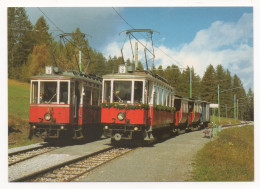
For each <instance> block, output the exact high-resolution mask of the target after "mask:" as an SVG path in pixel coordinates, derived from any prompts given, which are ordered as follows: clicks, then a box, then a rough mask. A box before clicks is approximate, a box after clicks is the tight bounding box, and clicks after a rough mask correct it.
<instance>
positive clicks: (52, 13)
mask: <svg viewBox="0 0 260 189" xmlns="http://www.w3.org/2000/svg"><path fill="white" fill-rule="evenodd" d="M26 11H27V14H28V16H29V19H30V20H31V22H32V23H33V24H35V23H36V21H37V19H38V18H39V17H40V16H44V17H45V19H46V21H47V23H48V24H49V26H50V31H51V32H52V33H53V36H57V34H60V33H61V31H57V30H62V31H64V32H67V33H70V32H73V31H75V30H76V28H77V27H79V28H80V30H81V31H82V32H83V33H87V34H89V35H90V36H91V37H89V38H88V40H89V43H90V46H91V47H93V48H94V49H96V50H97V51H99V52H102V53H103V54H104V56H105V57H106V58H108V57H109V56H111V57H113V56H120V55H121V51H120V50H121V48H122V46H123V45H124V48H123V52H124V57H125V59H126V58H130V59H131V58H132V51H131V48H130V43H129V40H128V39H129V38H126V35H125V33H121V34H120V32H122V31H125V30H127V29H132V28H137V29H152V30H154V31H157V32H159V33H157V32H154V33H153V36H152V37H153V42H154V54H155V61H154V63H155V66H156V67H158V66H159V65H162V66H163V68H166V67H167V66H169V65H172V64H175V65H177V66H179V67H180V68H186V67H187V66H190V67H194V70H195V73H197V74H198V75H200V77H202V76H203V74H204V72H205V70H206V68H207V67H208V66H209V64H212V65H213V66H214V67H216V66H217V65H218V64H221V65H222V66H223V67H224V69H228V70H229V71H230V72H231V74H232V75H234V74H237V75H238V76H239V77H240V79H241V80H242V83H243V86H244V87H245V89H246V90H248V89H249V88H252V89H253V88H254V87H253V7H169V6H167V7H114V9H113V7H92V8H89V7H73V8H72V7H62V8H61V7H48V8H46V7H41V8H36V7H34V8H26ZM47 17H48V18H47ZM55 30H56V31H55ZM145 36H146V35H145V34H141V35H140V34H135V37H136V38H138V40H139V41H140V42H142V44H143V45H144V44H147V48H148V49H149V50H150V51H152V46H151V42H150V41H147V40H146V38H144V37H145ZM56 39H57V40H58V38H57V37H56ZM125 39H126V41H125V43H124V40H125ZM131 41H132V42H133V44H134V41H135V40H131ZM142 44H140V43H139V60H141V61H143V62H144V54H143V47H142ZM147 56H148V59H149V57H150V58H151V55H149V53H148V54H147ZM148 63H149V64H148V65H149V66H151V65H152V61H150V62H148Z"/></svg>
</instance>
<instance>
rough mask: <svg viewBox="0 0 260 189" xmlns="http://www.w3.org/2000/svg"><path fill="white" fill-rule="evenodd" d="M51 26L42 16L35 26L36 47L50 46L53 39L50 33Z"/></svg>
mask: <svg viewBox="0 0 260 189" xmlns="http://www.w3.org/2000/svg"><path fill="white" fill-rule="evenodd" d="M48 30H49V25H48V24H47V22H46V20H45V19H44V17H43V16H41V17H40V18H39V19H38V20H37V21H36V24H35V26H34V40H35V44H36V45H41V44H43V43H45V44H47V45H49V44H50V43H51V42H52V41H53V39H52V35H51V33H49V32H48Z"/></svg>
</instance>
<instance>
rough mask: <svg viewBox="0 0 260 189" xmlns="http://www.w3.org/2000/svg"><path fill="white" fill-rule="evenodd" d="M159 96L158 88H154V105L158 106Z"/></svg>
mask: <svg viewBox="0 0 260 189" xmlns="http://www.w3.org/2000/svg"><path fill="white" fill-rule="evenodd" d="M157 96H158V90H157V88H156V87H155V88H154V98H153V104H154V105H157Z"/></svg>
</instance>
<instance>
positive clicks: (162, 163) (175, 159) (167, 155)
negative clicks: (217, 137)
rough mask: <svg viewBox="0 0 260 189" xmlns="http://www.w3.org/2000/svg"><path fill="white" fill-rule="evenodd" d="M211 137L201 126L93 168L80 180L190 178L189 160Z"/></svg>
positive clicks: (190, 165) (178, 179) (189, 179)
mask: <svg viewBox="0 0 260 189" xmlns="http://www.w3.org/2000/svg"><path fill="white" fill-rule="evenodd" d="M209 141H210V139H208V138H204V133H203V130H201V131H195V132H190V133H186V134H183V135H179V136H176V137H174V138H170V139H168V140H166V141H164V142H161V143H157V144H154V146H152V147H144V148H140V149H137V150H134V151H133V152H130V153H129V154H126V155H124V156H122V157H120V158H118V159H117V160H113V161H112V162H110V163H108V164H106V165H104V166H101V167H100V168H97V169H95V170H94V171H93V172H92V173H90V174H89V175H88V176H86V177H84V178H83V179H82V180H81V181H82V182H84V181H92V182H93V181H118V182H120V181H191V180H192V177H191V171H192V162H193V159H194V156H195V155H196V153H197V151H198V150H199V149H201V148H202V147H203V146H204V144H206V143H207V142H209Z"/></svg>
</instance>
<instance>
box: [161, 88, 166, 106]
mask: <svg viewBox="0 0 260 189" xmlns="http://www.w3.org/2000/svg"><path fill="white" fill-rule="evenodd" d="M162 105H163V106H166V91H165V90H163V104H162Z"/></svg>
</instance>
